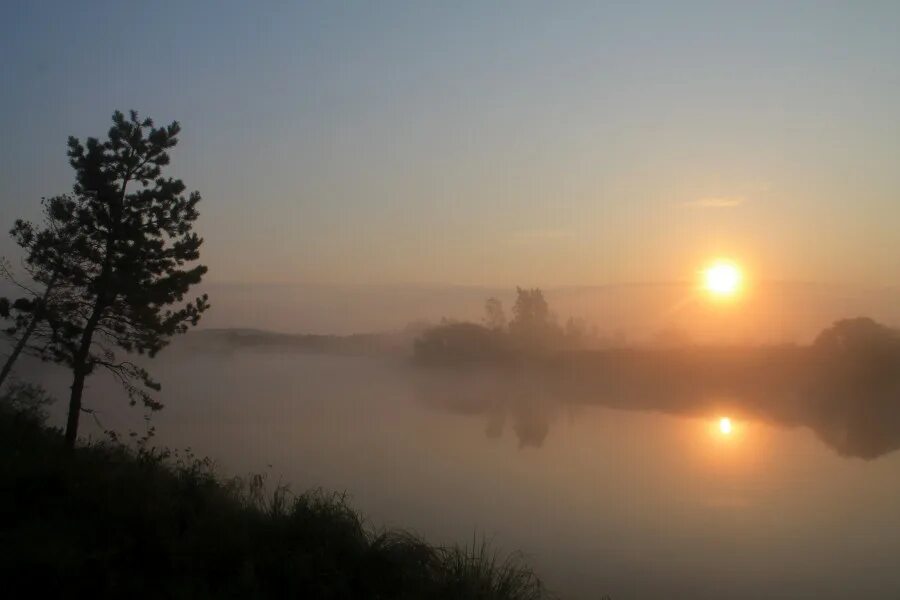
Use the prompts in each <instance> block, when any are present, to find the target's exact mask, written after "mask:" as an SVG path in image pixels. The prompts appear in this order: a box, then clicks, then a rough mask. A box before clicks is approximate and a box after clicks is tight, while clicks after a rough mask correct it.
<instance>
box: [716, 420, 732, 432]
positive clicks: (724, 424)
mask: <svg viewBox="0 0 900 600" xmlns="http://www.w3.org/2000/svg"><path fill="white" fill-rule="evenodd" d="M719 431H720V432H721V433H722V435H731V419H729V418H728V417H722V418H721V419H719Z"/></svg>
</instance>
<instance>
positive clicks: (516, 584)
mask: <svg viewBox="0 0 900 600" xmlns="http://www.w3.org/2000/svg"><path fill="white" fill-rule="evenodd" d="M0 515H3V516H2V525H0V553H2V556H0V564H2V566H3V570H4V573H5V574H4V587H5V588H6V589H20V590H27V591H28V595H30V596H34V597H39V596H44V595H49V597H62V596H63V595H67V596H70V597H111V596H116V597H126V596H132V597H156V598H229V597H234V598H334V599H338V598H354V599H358V598H373V599H377V598H385V599H386V598H435V599H451V598H453V599H456V598H459V599H463V598H465V599H476V598H480V599H497V600H501V599H536V598H544V597H546V593H545V592H544V590H543V589H542V586H541V585H540V583H539V581H538V580H537V578H536V577H535V575H534V574H533V573H532V571H531V570H530V569H529V568H527V567H526V566H524V565H523V564H522V563H520V562H519V561H518V560H516V559H515V558H512V559H504V560H498V559H496V558H495V556H494V555H493V554H492V553H491V552H490V551H489V549H488V548H487V547H486V545H485V544H474V545H473V546H472V547H453V548H443V547H434V546H431V545H429V544H427V543H425V542H423V541H422V540H420V539H418V538H416V537H414V536H412V535H409V534H407V533H404V532H398V531H381V532H378V531H373V530H371V529H369V528H367V527H366V526H365V525H364V523H363V520H362V519H361V517H360V515H359V514H358V513H357V512H356V511H354V510H353V509H352V508H351V507H350V506H349V505H348V503H347V502H346V499H345V498H344V497H343V496H341V495H336V494H329V493H324V492H310V493H306V494H302V495H298V496H295V495H293V494H291V493H290V492H289V491H288V490H286V489H283V488H281V489H275V490H269V491H266V486H265V482H264V480H263V479H262V478H261V477H251V478H248V479H224V478H222V477H220V476H218V475H217V474H216V473H215V472H214V471H213V469H212V468H211V466H210V464H209V462H208V461H203V460H197V459H195V458H194V457H192V456H190V455H187V456H185V455H183V454H182V455H179V454H172V453H169V452H165V451H158V450H148V449H134V448H129V447H126V446H124V445H122V444H119V443H116V442H105V443H93V444H88V445H82V446H81V447H79V448H78V449H76V450H75V451H74V452H71V453H68V452H66V451H64V450H63V443H62V436H61V434H60V432H59V431H57V430H54V429H50V428H47V427H45V426H44V425H43V423H42V419H41V415H40V411H39V410H35V409H34V407H33V406H32V407H29V406H24V408H23V406H21V405H15V403H13V404H10V402H9V401H7V402H5V403H2V405H0Z"/></svg>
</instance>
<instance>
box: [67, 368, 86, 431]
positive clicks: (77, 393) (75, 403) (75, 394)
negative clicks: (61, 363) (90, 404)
mask: <svg viewBox="0 0 900 600" xmlns="http://www.w3.org/2000/svg"><path fill="white" fill-rule="evenodd" d="M86 375H87V373H86V372H85V369H84V367H83V366H79V367H76V369H75V379H74V380H73V381H72V395H71V396H70V397H69V418H68V419H67V420H66V448H69V449H72V448H74V447H75V440H76V439H77V437H78V418H79V417H80V416H81V395H82V393H83V392H84V379H85V377H86Z"/></svg>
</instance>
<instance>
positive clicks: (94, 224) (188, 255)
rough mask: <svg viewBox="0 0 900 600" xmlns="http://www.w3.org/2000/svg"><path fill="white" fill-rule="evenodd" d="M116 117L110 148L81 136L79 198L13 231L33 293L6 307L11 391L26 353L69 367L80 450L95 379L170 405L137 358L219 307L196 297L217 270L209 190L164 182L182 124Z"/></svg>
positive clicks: (50, 202) (135, 398) (74, 156)
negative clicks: (203, 209) (204, 230)
mask: <svg viewBox="0 0 900 600" xmlns="http://www.w3.org/2000/svg"><path fill="white" fill-rule="evenodd" d="M112 120H113V125H112V127H111V128H110V129H109V132H108V134H107V139H106V140H105V141H101V140H99V139H97V138H88V139H87V141H86V142H85V143H82V142H81V141H80V140H78V139H77V138H74V137H70V138H69V141H68V156H69V163H70V164H71V166H72V168H73V169H74V170H75V185H74V186H73V188H72V193H70V194H63V195H59V196H54V197H52V198H45V199H43V200H42V203H43V222H42V223H41V224H33V223H29V222H27V221H23V220H18V221H16V223H15V225H14V226H13V228H12V230H11V231H10V234H11V235H12V237H13V239H14V240H15V241H16V243H17V244H18V245H19V246H20V247H21V248H22V250H23V255H24V260H23V269H24V271H25V273H26V275H25V277H22V278H20V277H17V276H15V275H14V273H13V270H12V268H11V267H10V265H9V263H8V262H4V264H3V269H2V275H3V276H5V277H6V278H7V279H8V280H9V281H11V282H12V283H13V284H14V285H15V286H17V287H18V289H19V290H21V292H22V293H23V295H22V296H21V297H20V298H17V299H15V300H9V299H2V300H0V317H3V318H5V319H6V320H7V322H8V323H9V324H8V326H7V328H6V329H5V333H6V334H7V335H8V336H10V338H11V340H12V343H13V346H12V351H11V352H10V354H9V356H8V357H7V359H6V361H5V362H4V365H3V368H2V371H0V385H2V384H3V382H4V380H6V379H7V378H8V376H9V374H10V372H11V370H12V367H13V365H14V363H15V361H16V360H17V359H18V358H19V357H20V356H21V355H22V354H23V353H26V354H31V355H33V356H36V357H38V358H40V359H42V360H47V361H52V362H56V363H58V364H61V365H64V366H66V367H67V368H69V369H70V370H71V372H72V386H71V394H70V397H69V410H68V419H67V423H66V432H65V443H66V445H67V446H69V447H72V446H74V444H75V440H76V437H77V435H78V421H79V416H80V414H81V413H82V412H84V411H87V410H88V409H86V408H85V407H84V406H83V402H82V397H83V393H84V384H85V380H86V379H87V378H88V377H89V376H90V375H92V374H93V373H95V372H96V371H97V370H98V368H99V369H105V370H106V371H108V372H109V373H111V374H112V375H113V376H114V377H115V378H116V379H117V380H118V381H119V382H121V384H122V385H123V386H124V388H125V390H126V391H127V393H128V396H129V398H130V401H131V404H132V405H134V404H137V403H138V402H140V403H141V404H143V406H145V407H146V408H148V409H150V410H158V409H160V408H161V407H162V405H161V404H160V403H159V401H158V400H156V399H155V398H154V397H153V396H152V395H151V393H150V392H151V391H155V390H159V388H160V386H159V384H158V383H157V382H155V381H154V380H153V378H152V377H151V376H150V374H149V373H148V372H147V371H146V370H145V369H144V368H143V367H142V366H140V365H138V364H136V363H135V362H133V360H132V356H133V355H134V354H138V355H144V354H146V355H148V356H150V357H153V356H154V355H155V354H156V353H157V352H159V351H160V350H161V349H162V348H164V347H165V346H166V345H167V344H168V343H169V339H170V337H171V336H173V335H175V334H179V333H184V332H185V331H187V329H188V328H189V327H190V326H192V325H196V324H197V321H198V320H199V319H200V316H201V314H202V313H203V312H204V311H205V310H206V309H207V308H208V307H209V305H208V303H207V298H206V296H205V295H203V296H200V297H198V298H195V299H194V300H192V301H187V302H185V301H184V300H185V295H186V294H187V292H188V290H189V289H190V288H191V287H192V286H193V285H195V284H197V283H199V282H200V280H201V278H202V277H203V275H204V273H206V267H205V266H203V265H196V264H192V263H194V261H196V260H197V259H198V258H199V256H200V246H201V244H202V243H203V240H202V239H201V238H200V237H199V236H198V235H197V234H196V233H194V232H193V230H192V227H193V223H194V221H195V220H196V219H197V216H198V213H197V204H198V203H199V202H200V194H199V193H198V192H192V193H190V194H185V193H184V192H185V185H184V183H182V181H181V180H180V179H173V178H171V177H164V176H163V175H162V169H163V168H164V167H165V166H167V165H168V164H169V154H168V150H170V149H171V148H173V147H174V146H175V145H176V144H177V142H178V138H177V136H178V133H179V132H180V130H181V128H180V126H179V125H178V123H177V122H173V123H171V124H170V125H168V126H165V127H154V125H153V121H152V120H151V119H139V118H138V115H137V113H136V112H134V111H131V113H130V114H129V116H127V117H126V116H125V115H124V114H122V113H121V112H118V111H116V112H115V113H114V114H113V118H112ZM177 304H180V306H175V305H177ZM123 353H124V355H123Z"/></svg>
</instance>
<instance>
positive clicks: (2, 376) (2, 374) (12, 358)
mask: <svg viewBox="0 0 900 600" xmlns="http://www.w3.org/2000/svg"><path fill="white" fill-rule="evenodd" d="M37 324H38V318H37V317H33V318H32V319H31V323H29V324H28V329H26V330H25V332H24V333H23V334H22V337H21V338H19V341H18V342H16V347H15V348H13V351H12V354H10V355H9V358H7V359H6V364H4V365H3V370H2V371H0V387H3V382H4V381H6V378H7V376H8V375H9V373H10V371H12V367H13V363H15V362H16V359H17V358H19V354H21V353H22V349H23V348H25V344H27V343H28V338H30V337H31V334H32V333H34V330H35V328H36V327H37Z"/></svg>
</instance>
